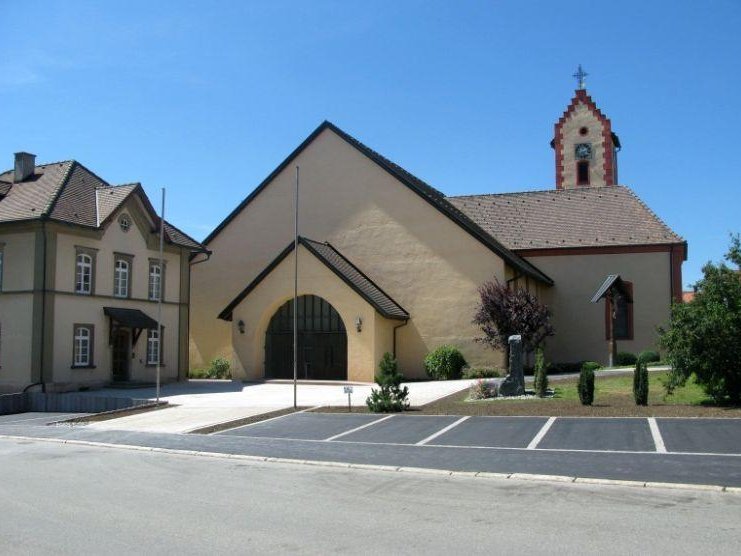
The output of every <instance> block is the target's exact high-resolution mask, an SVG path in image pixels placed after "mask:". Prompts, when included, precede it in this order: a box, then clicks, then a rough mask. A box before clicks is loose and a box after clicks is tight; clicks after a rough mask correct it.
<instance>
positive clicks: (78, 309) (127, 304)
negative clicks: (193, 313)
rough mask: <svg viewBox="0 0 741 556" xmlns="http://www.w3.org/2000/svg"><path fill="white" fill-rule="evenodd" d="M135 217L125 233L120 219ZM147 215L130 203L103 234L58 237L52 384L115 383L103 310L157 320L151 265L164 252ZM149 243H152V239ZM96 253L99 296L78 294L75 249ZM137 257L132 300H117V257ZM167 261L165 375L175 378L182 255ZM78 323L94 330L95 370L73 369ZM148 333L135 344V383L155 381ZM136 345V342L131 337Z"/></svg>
mask: <svg viewBox="0 0 741 556" xmlns="http://www.w3.org/2000/svg"><path fill="white" fill-rule="evenodd" d="M122 212H125V213H127V214H129V215H130V216H132V219H131V220H132V225H131V227H130V229H129V231H128V232H124V231H123V230H122V229H121V227H120V226H119V225H118V217H119V215H120V214H121V213H122ZM142 218H143V215H142V213H141V211H140V210H139V207H138V206H137V204H136V201H134V200H130V201H129V202H127V203H126V205H125V206H124V207H123V208H122V209H121V210H119V211H118V212H117V213H116V214H115V215H114V216H113V217H112V219H111V221H110V224H109V225H108V226H107V228H106V229H105V230H104V232H102V233H96V234H90V233H88V234H85V233H80V234H73V233H59V234H58V236H57V240H56V246H57V256H56V264H55V267H56V268H55V294H54V313H53V314H54V340H53V354H54V356H53V367H52V369H53V375H52V376H53V381H54V382H58V383H73V384H78V383H99V382H107V381H110V380H111V379H112V368H111V364H112V353H111V347H110V346H109V337H108V336H109V322H108V317H106V316H105V315H104V312H103V307H121V308H127V309H139V310H141V311H143V312H144V313H146V314H147V315H148V316H149V317H151V318H153V319H156V318H157V303H156V302H154V301H149V299H148V295H149V289H148V288H149V262H150V259H157V258H158V257H159V253H158V251H157V249H156V248H153V247H155V244H156V241H155V242H154V243H152V242H151V239H152V235H151V232H150V230H149V228H147V227H146V225H143V223H142ZM148 239H149V240H150V244H149V245H148V243H147V240H148ZM78 246H79V247H87V248H92V249H97V252H96V257H95V291H94V293H95V295H93V296H87V295H79V294H75V293H74V280H75V265H76V253H77V251H76V248H77V247H78ZM116 253H121V254H126V255H129V256H131V257H132V259H131V260H132V265H131V269H130V275H129V276H130V291H131V296H130V298H117V297H113V275H114V261H115V254H116ZM164 260H165V296H164V301H165V303H163V307H162V322H163V326H164V327H165V331H164V345H163V350H164V351H163V357H164V366H163V368H162V377H163V379H166V380H174V379H176V378H177V376H178V364H179V361H178V337H179V305H178V303H179V301H180V291H179V289H180V288H179V284H180V253H179V252H174V251H173V248H172V247H170V246H168V247H167V250H166V251H165V253H164ZM75 324H92V325H94V326H95V337H94V342H95V346H94V352H93V353H94V365H95V368H94V369H73V368H71V367H72V348H73V330H74V325H75ZM146 335H147V334H146V330H145V331H143V332H142V333H141V336H140V337H139V339H138V341H137V343H136V345H135V346H132V350H131V359H130V363H129V365H130V368H129V375H130V378H131V379H132V380H146V381H153V380H154V378H155V370H154V368H153V367H150V366H147V365H146V345H147V338H146ZM132 341H133V338H132Z"/></svg>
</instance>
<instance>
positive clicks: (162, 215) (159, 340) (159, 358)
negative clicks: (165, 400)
mask: <svg viewBox="0 0 741 556" xmlns="http://www.w3.org/2000/svg"><path fill="white" fill-rule="evenodd" d="M164 246H165V188H164V187H163V188H162V211H161V212H160V262H159V266H160V268H159V270H160V288H159V289H160V291H159V294H158V296H157V298H158V299H157V403H158V404H159V403H160V371H161V368H160V367H161V363H162V294H163V293H164V284H163V280H164V278H165V273H164V272H163V271H162V269H163V268H164V267H163V264H164V262H163V260H162V259H163V251H164ZM147 347H149V346H147Z"/></svg>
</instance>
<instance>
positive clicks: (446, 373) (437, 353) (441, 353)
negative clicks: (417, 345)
mask: <svg viewBox="0 0 741 556" xmlns="http://www.w3.org/2000/svg"><path fill="white" fill-rule="evenodd" d="M424 366H425V372H426V373H427V376H429V377H430V378H433V379H435V380H456V379H459V378H461V371H462V370H463V367H465V366H466V360H465V359H464V358H463V354H462V353H461V352H460V350H459V349H458V348H457V347H455V346H448V345H443V346H440V347H438V348H436V349H434V350H433V351H431V352H430V353H428V354H427V356H426V357H425V360H424Z"/></svg>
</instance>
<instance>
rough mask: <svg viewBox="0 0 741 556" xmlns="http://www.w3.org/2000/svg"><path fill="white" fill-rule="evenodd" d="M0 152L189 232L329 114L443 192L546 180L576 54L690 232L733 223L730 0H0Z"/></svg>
mask: <svg viewBox="0 0 741 556" xmlns="http://www.w3.org/2000/svg"><path fill="white" fill-rule="evenodd" d="M0 22H2V26H3V40H2V42H0V53H1V55H0V115H1V116H2V121H3V125H2V132H0V157H1V156H5V157H6V164H4V165H2V164H0V166H3V167H10V166H11V165H12V153H13V152H15V151H18V150H27V151H30V152H33V153H36V154H37V155H38V160H39V162H51V161H55V160H65V159H70V158H75V159H77V160H79V161H80V162H82V163H83V164H85V165H87V166H88V167H90V168H91V169H92V170H93V171H95V172H96V173H98V174H99V175H101V176H102V177H104V178H105V179H107V180H108V181H109V182H111V183H123V182H130V181H141V182H142V183H143V185H144V186H145V188H146V190H147V192H148V193H149V194H150V196H151V197H152V198H153V199H155V203H154V204H155V205H158V201H156V199H158V198H159V189H160V187H163V186H165V187H166V188H167V192H168V205H167V206H168V208H167V211H168V214H167V216H168V219H169V220H171V221H173V222H174V223H175V224H177V225H178V226H180V227H181V228H183V229H184V230H185V231H187V232H189V233H190V234H192V235H193V236H195V237H196V238H199V239H202V238H203V237H205V236H206V235H207V233H208V232H209V231H210V230H212V229H213V228H214V227H215V226H216V225H217V224H218V223H219V222H220V221H221V220H222V219H223V218H224V217H225V216H226V215H227V214H228V213H229V212H230V211H231V210H232V209H233V208H234V206H235V205H236V204H237V203H238V202H239V201H240V200H242V199H243V198H244V197H245V196H247V195H248V194H249V192H250V191H251V190H252V189H254V187H255V186H256V185H257V184H258V183H260V181H262V179H263V178H264V177H265V176H266V175H267V174H269V173H270V171H271V170H272V169H273V168H274V167H275V166H276V165H278V164H279V163H280V162H281V161H282V160H283V158H285V156H286V155H287V154H288V153H289V152H290V151H291V150H293V148H295V147H296V146H297V145H298V144H299V143H300V142H301V141H302V140H303V139H304V138H305V137H306V136H307V135H308V134H309V133H310V132H311V131H312V130H313V129H314V128H315V127H316V126H317V125H318V124H319V123H321V122H322V121H323V120H325V119H328V120H330V121H332V122H334V123H335V124H337V125H339V126H340V127H341V128H343V129H345V130H346V131H348V132H349V133H351V134H353V135H355V136H356V137H357V138H358V139H360V140H361V141H363V142H364V143H366V144H367V145H369V146H370V147H372V148H374V149H376V150H377V151H379V152H381V153H383V154H384V155H386V156H387V157H389V158H391V159H392V160H394V161H395V162H397V163H399V164H401V165H402V166H404V167H405V168H406V169H408V170H409V171H411V172H413V173H414V174H416V175H418V176H419V177H420V178H422V179H424V180H426V181H428V182H429V183H430V184H431V185H433V186H435V187H437V188H438V189H440V190H442V191H443V192H444V193H446V194H449V195H456V194H470V193H496V192H508V191H522V190H527V189H549V188H551V187H553V184H554V170H553V167H554V159H553V151H552V150H551V149H550V147H549V145H548V143H549V141H550V140H551V138H552V134H553V124H554V122H555V121H556V120H557V119H558V117H559V116H560V114H561V113H562V111H563V110H564V108H565V107H566V106H567V104H568V102H569V100H570V98H571V96H572V95H573V92H574V88H575V82H574V80H573V79H572V77H571V74H572V73H573V72H574V70H575V68H576V66H577V64H579V63H581V64H583V66H584V68H585V69H586V70H587V71H588V72H589V73H590V76H589V78H588V80H587V88H588V91H589V93H590V94H591V95H592V97H593V98H594V100H595V101H596V102H597V104H598V106H600V108H602V109H603V111H604V112H605V113H606V114H607V115H608V117H610V118H611V120H612V122H613V130H614V131H616V132H617V133H618V134H619V135H620V139H621V141H622V144H623V149H622V152H621V153H620V182H621V183H623V184H625V185H629V186H631V187H632V188H633V189H634V190H635V191H636V192H637V193H638V194H639V195H640V196H641V197H642V198H643V199H644V200H645V201H646V202H647V203H648V205H649V206H650V207H652V208H653V209H654V210H655V212H657V213H658V214H659V216H661V217H662V218H663V219H664V220H665V221H666V222H667V223H668V224H669V225H670V226H671V227H672V228H673V229H674V230H675V231H677V232H678V233H679V234H681V235H682V236H683V237H685V238H686V239H687V240H688V241H689V253H690V256H689V260H688V262H687V263H685V265H684V280H683V281H684V282H685V284H688V283H690V282H693V281H695V280H697V279H698V278H699V276H700V268H701V266H702V265H703V264H704V263H705V262H706V261H708V260H711V259H712V260H718V259H720V258H721V257H722V255H723V253H724V252H725V250H726V248H727V246H728V234H729V233H730V232H738V231H741V219H739V207H740V206H741V193H740V191H741V189H740V186H741V183H740V182H741V180H740V179H739V178H740V174H741V171H740V170H739V160H741V156H739V154H738V153H739V150H741V146H739V138H738V130H739V129H741V110H740V109H739V99H740V95H739V88H740V87H739V86H740V85H741V71H740V70H741V68H740V67H739V66H740V65H741V39H740V38H739V37H740V36H741V34H740V33H739V32H738V30H739V28H741V2H738V1H737V0H728V1H723V0H709V1H707V2H691V1H667V2H660V1H653V2H646V1H645V0H644V1H640V2H634V1H625V0H622V1H620V2H609V3H608V2H589V1H583V0H571V1H563V2H561V1H555V0H554V1H545V0H544V1H539V2H538V1H531V2H528V1H511V2H505V1H502V2H495V1H489V2H466V1H455V2H453V1H448V2H434V1H429V0H427V1H416V0H415V1H412V0H409V1H405V0H396V1H363V2H348V1H336V2H323V1H318V0H311V1H306V2H281V1H268V2H247V1H244V2H237V1H233V2H222V1H205V0H204V1H202V2H193V1H191V2H187V1H179V2H167V1H164V0H162V1H157V2H152V1H151V0H149V1H146V2H142V1H132V0H127V1H125V2H124V1H121V2H116V1H106V2H97V1H96V2H86V1H77V0H74V1H73V0H70V1H57V2H53V1H47V2H39V1H33V0H24V1H15V0H0Z"/></svg>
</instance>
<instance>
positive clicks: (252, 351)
mask: <svg viewBox="0 0 741 556" xmlns="http://www.w3.org/2000/svg"><path fill="white" fill-rule="evenodd" d="M299 267H300V269H301V274H300V276H299V290H298V291H299V295H317V296H319V297H322V298H323V299H325V300H326V301H327V302H329V304H330V305H332V306H333V307H334V308H335V310H336V311H337V312H338V313H339V315H340V317H341V318H342V321H343V323H344V324H345V329H346V331H347V370H348V377H347V378H348V380H355V381H362V382H371V381H372V380H373V377H374V374H375V368H376V365H377V362H378V360H379V359H380V357H381V355H382V354H383V353H384V352H385V351H391V349H392V345H391V344H392V338H391V329H390V324H391V323H394V324H398V323H397V322H396V321H388V320H387V319H385V318H384V317H382V316H381V315H379V314H378V313H377V312H376V310H375V309H374V308H373V307H372V306H371V305H370V304H368V302H366V301H365V300H364V299H363V298H362V297H360V296H359V295H358V294H357V293H356V292H355V291H354V290H353V289H352V288H350V287H349V286H348V285H347V284H346V283H345V282H343V281H342V280H340V279H339V278H338V277H337V276H336V275H335V274H334V273H333V272H332V271H331V270H329V269H328V268H327V267H326V266H325V265H324V264H323V263H322V262H320V261H319V260H317V259H316V257H314V256H313V255H312V254H311V253H309V252H308V251H306V249H305V248H304V247H303V246H300V247H299ZM292 298H293V256H292V255H291V256H289V257H287V258H286V259H284V260H283V262H281V264H279V265H278V266H277V267H276V268H275V269H273V271H272V272H271V273H270V275H269V276H268V277H267V278H265V279H264V280H263V281H262V282H260V284H259V285H258V286H257V287H256V288H255V289H254V290H252V292H250V294H249V295H248V296H247V298H245V300H244V301H242V303H240V304H239V305H238V306H237V307H236V308H235V309H234V313H233V319H232V323H231V324H232V327H231V328H232V330H231V333H232V342H233V345H234V347H235V368H234V369H233V375H235V376H236V377H237V378H249V379H259V378H262V377H263V373H264V368H265V332H266V330H267V327H268V324H269V323H270V319H271V318H272V316H273V315H274V314H275V312H276V311H277V310H278V309H279V308H280V306H281V305H283V304H284V303H285V302H286V301H288V300H289V299H292ZM357 317H360V318H361V319H362V322H363V324H362V329H361V331H360V332H358V331H357V330H356V328H355V324H354V323H355V319H356V318H357ZM240 320H242V321H244V322H245V323H246V327H245V333H244V334H240V333H239V331H238V327H237V323H238V322H239V321H240Z"/></svg>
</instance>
